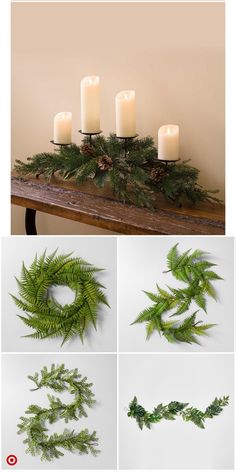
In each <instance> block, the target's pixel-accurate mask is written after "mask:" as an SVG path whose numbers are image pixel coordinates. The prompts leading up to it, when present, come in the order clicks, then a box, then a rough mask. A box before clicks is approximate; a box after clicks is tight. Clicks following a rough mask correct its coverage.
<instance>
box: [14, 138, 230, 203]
mask: <svg viewBox="0 0 236 472" xmlns="http://www.w3.org/2000/svg"><path fill="white" fill-rule="evenodd" d="M125 145H126V155H124V143H123V142H122V140H119V139H117V138H116V136H115V135H114V134H110V136H109V137H107V138H106V137H104V136H102V135H99V136H95V137H93V140H92V144H90V143H89V138H88V137H85V138H84V140H83V142H82V145H81V146H77V145H76V144H71V145H70V146H64V147H60V148H59V149H58V150H57V151H56V152H54V153H52V152H43V153H39V154H35V155H34V156H32V157H28V158H27V162H26V163H25V162H22V161H20V160H19V159H18V160H17V161H16V164H15V170H16V172H17V173H18V174H19V175H36V176H39V175H43V176H44V177H45V178H46V179H48V180H50V179H51V177H52V176H53V175H54V174H55V173H57V174H59V175H60V176H61V177H62V178H63V179H64V180H68V179H74V180H75V182H76V183H77V184H78V185H80V184H81V183H83V182H85V181H87V180H90V181H91V180H92V181H93V182H94V184H95V185H96V186H97V187H103V186H104V185H105V182H107V181H108V182H109V183H110V186H111V189H112V192H113V193H114V195H115V197H116V198H118V199H119V200H121V201H123V202H125V203H129V204H135V205H136V206H138V207H147V208H150V209H153V210H154V209H155V201H156V197H157V195H158V194H159V193H162V194H163V195H164V196H165V198H166V199H167V200H169V201H170V202H175V203H176V204H177V205H180V204H182V203H183V202H185V201H186V200H187V201H190V202H192V203H200V202H204V201H208V202H217V203H220V202H221V200H219V199H218V198H217V197H216V196H215V193H217V192H218V191H217V190H205V189H203V188H202V187H201V186H200V185H199V183H198V175H199V170H198V169H196V168H195V167H192V166H190V165H188V162H189V161H180V162H178V163H177V164H174V163H172V164H171V163H169V164H168V167H167V166H166V164H165V163H164V162H161V161H158V159H157V149H156V148H155V146H154V142H153V139H152V138H151V137H146V138H142V139H138V138H136V139H134V140H130V141H127V142H126V144H125Z"/></svg>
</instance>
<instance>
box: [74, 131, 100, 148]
mask: <svg viewBox="0 0 236 472" xmlns="http://www.w3.org/2000/svg"><path fill="white" fill-rule="evenodd" d="M79 133H80V134H83V135H84V136H89V144H90V146H91V144H92V137H93V136H96V135H98V134H101V133H102V130H100V131H97V132H96V133H84V132H83V131H82V129H79Z"/></svg>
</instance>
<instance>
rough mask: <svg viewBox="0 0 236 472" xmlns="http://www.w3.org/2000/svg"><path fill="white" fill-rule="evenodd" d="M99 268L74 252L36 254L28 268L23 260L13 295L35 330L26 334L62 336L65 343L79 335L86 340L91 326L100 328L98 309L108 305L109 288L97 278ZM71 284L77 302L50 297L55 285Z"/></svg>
mask: <svg viewBox="0 0 236 472" xmlns="http://www.w3.org/2000/svg"><path fill="white" fill-rule="evenodd" d="M100 270H102V269H98V268H96V267H94V266H93V265H91V264H89V263H88V262H86V261H84V260H83V259H81V258H79V257H72V256H71V254H59V255H58V254H57V251H55V252H53V253H52V254H50V255H49V256H47V254H46V251H44V253H43V254H42V255H41V256H39V257H38V256H37V254H36V256H35V259H34V261H33V262H32V264H31V265H30V267H29V268H28V269H27V268H26V267H25V265H24V263H23V265H22V271H21V276H20V278H19V279H18V278H16V281H17V284H18V296H15V295H11V296H12V298H13V300H14V302H15V304H16V305H17V307H18V308H20V309H21V310H23V311H24V313H25V315H24V316H21V315H19V318H20V319H21V320H22V321H23V322H24V323H25V324H26V325H27V326H29V327H30V328H32V329H33V330H34V332H33V333H32V334H29V335H27V336H25V337H31V338H35V339H45V338H53V337H61V338H62V339H63V340H62V345H63V344H64V343H65V342H66V341H69V340H70V339H71V338H73V337H77V336H79V337H80V339H81V341H82V342H83V340H84V336H85V334H86V332H87V330H88V327H89V326H90V325H93V326H94V328H95V329H96V322H97V315H98V309H99V307H100V305H101V304H105V305H107V306H109V305H108V302H107V299H106V297H105V295H104V292H103V290H102V289H103V288H105V287H104V286H103V285H102V284H101V283H100V282H98V281H97V280H96V278H95V274H96V273H97V272H98V271H100ZM65 285H67V286H68V287H69V288H70V289H71V290H72V291H73V292H74V294H75V299H74V302H73V303H71V304H69V305H68V304H66V305H64V306H62V305H61V304H60V303H58V302H57V301H56V300H55V299H53V298H52V297H50V296H49V294H48V289H49V288H50V287H52V286H65Z"/></svg>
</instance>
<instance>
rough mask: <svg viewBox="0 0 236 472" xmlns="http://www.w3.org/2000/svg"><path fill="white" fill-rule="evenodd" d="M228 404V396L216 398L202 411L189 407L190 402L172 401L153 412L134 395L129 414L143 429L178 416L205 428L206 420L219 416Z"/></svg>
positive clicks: (158, 406) (159, 406)
mask: <svg viewBox="0 0 236 472" xmlns="http://www.w3.org/2000/svg"><path fill="white" fill-rule="evenodd" d="M228 404H229V397H228V396H224V397H223V398H215V400H213V402H212V403H211V404H210V405H209V406H208V407H207V408H206V409H205V411H201V410H198V409H197V408H193V407H189V406H188V405H189V404H188V403H180V402H177V401H172V402H170V403H168V404H167V405H163V404H162V403H160V404H159V405H157V406H156V407H155V408H154V410H153V411H152V412H148V411H146V410H145V408H144V407H143V406H142V405H139V403H138V400H137V397H134V398H133V400H132V401H131V403H130V404H129V411H128V413H127V415H128V416H129V417H130V418H134V419H135V420H136V422H137V424H138V427H139V428H140V429H143V427H144V426H146V428H148V429H151V425H152V424H153V423H159V422H160V421H161V420H163V419H165V420H170V421H173V420H175V419H176V417H177V416H180V417H181V418H182V419H183V420H184V421H191V422H192V423H194V424H195V425H196V426H198V428H201V429H205V420H206V419H209V418H214V416H218V415H219V414H220V413H221V412H222V411H223V408H224V407H225V406H227V405H228Z"/></svg>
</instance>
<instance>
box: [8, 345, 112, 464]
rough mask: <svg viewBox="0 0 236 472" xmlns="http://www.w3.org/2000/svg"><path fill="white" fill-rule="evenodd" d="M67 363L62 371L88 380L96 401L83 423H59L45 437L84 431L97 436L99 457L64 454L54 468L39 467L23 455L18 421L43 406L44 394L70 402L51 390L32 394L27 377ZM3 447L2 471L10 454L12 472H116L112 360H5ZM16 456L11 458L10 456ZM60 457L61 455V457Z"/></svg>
mask: <svg viewBox="0 0 236 472" xmlns="http://www.w3.org/2000/svg"><path fill="white" fill-rule="evenodd" d="M53 362H54V363H56V364H61V363H65V366H66V368H68V369H73V368H75V367H77V368H78V370H79V373H80V374H82V375H83V376H87V377H88V380H89V382H92V383H93V384H94V385H93V387H92V390H93V392H94V394H95V399H96V401H97V403H96V405H95V406H94V407H92V408H87V409H86V411H87V413H88V417H87V418H81V419H80V420H79V421H70V422H69V423H67V424H66V423H65V422H64V421H58V422H56V423H55V424H53V425H49V424H48V423H46V427H48V430H49V434H51V433H54V432H57V433H60V432H61V431H63V430H64V428H65V427H68V429H71V430H73V429H74V430H75V431H81V430H82V429H84V428H88V430H89V431H90V432H92V431H94V430H95V431H97V435H98V438H99V449H100V450H101V451H102V452H101V453H100V454H99V455H98V456H97V457H93V456H92V455H90V454H89V455H84V456H80V455H79V454H77V453H70V452H67V451H65V455H64V457H62V458H60V459H58V460H56V459H55V460H54V461H53V462H50V463H49V462H41V460H40V458H39V457H32V456H31V455H29V454H25V449H26V447H25V445H24V444H23V440H24V439H25V436H24V434H21V435H17V424H18V422H19V418H20V416H24V412H25V410H26V409H27V407H28V406H29V405H30V404H38V405H40V406H47V405H48V400H47V394H48V393H50V394H53V395H55V396H58V397H60V398H62V399H63V401H65V402H66V403H67V402H68V403H71V402H72V401H73V398H74V397H73V396H72V395H70V394H68V393H67V392H65V393H62V394H61V393H60V394H57V393H55V392H53V391H52V390H50V389H43V388H42V389H40V390H38V391H37V392H30V389H31V388H34V384H33V382H32V381H31V380H29V379H27V376H28V375H32V374H34V373H35V372H39V370H40V369H41V368H42V367H43V366H44V365H47V366H48V367H50V366H51V364H52V363H53ZM2 385H3V415H2V416H3V418H2V420H3V444H2V457H3V461H2V462H3V463H2V467H3V468H5V469H12V467H10V466H7V464H6V462H5V458H6V457H7V455H8V454H12V453H14V454H15V455H16V456H17V457H18V463H17V465H16V466H15V467H14V469H30V470H35V469H45V470H47V469H48V468H50V469H60V470H61V469H112V468H115V467H116V356H114V355H112V354H111V355H104V354H97V355H95V354H79V355H78V354H77V355H76V354H74V355H72V354H64V355H60V354H59V355H57V354H50V355H46V354H32V355H31V356H30V355H25V354H20V355H18V356H15V355H12V354H5V355H3V384H2ZM13 451H14V452H13ZM62 452H64V451H62Z"/></svg>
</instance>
